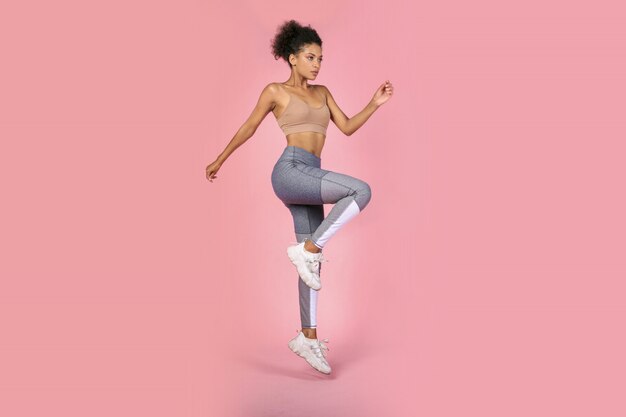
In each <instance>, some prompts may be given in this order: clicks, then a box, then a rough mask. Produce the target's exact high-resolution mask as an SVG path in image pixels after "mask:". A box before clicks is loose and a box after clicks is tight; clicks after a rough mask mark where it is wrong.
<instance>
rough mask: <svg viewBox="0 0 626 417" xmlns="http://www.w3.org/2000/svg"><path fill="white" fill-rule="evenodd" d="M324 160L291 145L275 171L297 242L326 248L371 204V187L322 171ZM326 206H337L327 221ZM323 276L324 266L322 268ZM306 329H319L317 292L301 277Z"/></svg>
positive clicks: (279, 194) (277, 188)
mask: <svg viewBox="0 0 626 417" xmlns="http://www.w3.org/2000/svg"><path fill="white" fill-rule="evenodd" d="M321 162H322V160H321V158H319V157H318V156H316V155H315V154H313V153H311V152H309V151H307V150H305V149H303V148H299V147H297V146H287V147H286V148H285V150H284V151H283V153H282V155H281V156H280V158H278V161H277V162H276V164H275V165H274V169H273V170H272V187H273V189H274V193H275V194H276V196H277V197H278V198H279V199H280V200H281V201H282V202H283V203H284V205H285V206H286V207H287V208H288V209H289V210H290V211H291V214H292V216H293V223H294V229H295V232H296V240H297V241H298V242H302V241H304V240H305V239H307V238H308V239H310V240H311V242H312V243H313V244H315V245H316V246H317V247H319V248H320V249H322V248H323V247H324V245H326V243H327V242H328V241H329V239H330V238H331V237H332V236H333V235H334V234H335V233H336V232H337V231H338V230H339V229H341V228H342V227H343V226H344V225H345V224H346V223H347V222H348V221H350V220H351V219H352V218H354V217H355V216H356V215H357V214H359V213H360V212H361V211H362V210H363V209H364V208H365V206H367V204H368V203H369V201H370V198H371V195H372V194H371V189H370V186H369V185H368V184H367V183H366V182H364V181H362V180H360V179H358V178H354V177H351V176H349V175H345V174H339V173H337V172H333V171H328V170H325V169H321V168H320V166H321ZM323 204H334V206H333V208H332V209H331V210H330V213H328V216H327V217H326V218H324V206H323ZM320 273H321V265H320ZM298 291H299V294H300V321H301V324H302V327H303V328H304V327H308V328H315V327H317V322H316V312H317V293H318V291H316V290H314V289H312V288H310V287H309V286H308V285H306V284H305V283H304V281H302V279H300V277H298Z"/></svg>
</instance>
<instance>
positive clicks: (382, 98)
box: [372, 80, 393, 106]
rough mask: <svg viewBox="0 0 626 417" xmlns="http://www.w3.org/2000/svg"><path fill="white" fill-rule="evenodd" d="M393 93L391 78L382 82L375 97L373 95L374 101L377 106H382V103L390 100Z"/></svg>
mask: <svg viewBox="0 0 626 417" xmlns="http://www.w3.org/2000/svg"><path fill="white" fill-rule="evenodd" d="M392 94H393V85H392V84H391V83H390V82H389V80H387V81H385V82H384V83H382V84H381V85H380V87H378V89H377V90H376V92H375V93H374V97H372V103H373V104H375V105H376V106H380V105H381V104H383V103H385V102H386V101H387V100H389V99H390V98H391V95H392Z"/></svg>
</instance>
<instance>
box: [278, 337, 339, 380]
mask: <svg viewBox="0 0 626 417" xmlns="http://www.w3.org/2000/svg"><path fill="white" fill-rule="evenodd" d="M287 346H289V350H291V351H292V352H293V353H295V354H296V355H298V356H299V357H301V358H302V359H304V361H305V362H306V363H308V364H309V366H310V367H311V368H313V369H315V370H316V371H317V372H321V373H323V374H325V375H330V372H331V371H328V372H325V371H322V370H321V369H317V368H316V367H315V366H313V365H312V364H311V363H310V362H309V361H307V360H306V357H305V356H304V355H302V354H300V352H299V351H297V350H295V349H294V348H293V347H292V344H291V342H289V343H288V344H287Z"/></svg>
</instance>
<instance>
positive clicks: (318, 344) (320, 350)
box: [296, 329, 330, 358]
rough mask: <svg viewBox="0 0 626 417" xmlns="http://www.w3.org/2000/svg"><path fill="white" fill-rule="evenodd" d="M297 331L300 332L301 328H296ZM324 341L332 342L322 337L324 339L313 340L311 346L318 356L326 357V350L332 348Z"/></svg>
mask: <svg viewBox="0 0 626 417" xmlns="http://www.w3.org/2000/svg"><path fill="white" fill-rule="evenodd" d="M296 332H298V333H300V329H296ZM323 342H326V343H330V341H329V340H328V339H322V340H319V339H315V340H314V341H313V344H312V345H311V346H309V347H310V348H311V350H312V351H313V353H314V354H315V356H317V357H318V358H321V357H326V354H325V353H324V350H330V348H329V347H328V346H326V345H325V344H324V343H323Z"/></svg>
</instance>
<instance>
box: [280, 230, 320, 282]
mask: <svg viewBox="0 0 626 417" xmlns="http://www.w3.org/2000/svg"><path fill="white" fill-rule="evenodd" d="M287 256H289V259H291V263H293V264H294V265H295V266H296V269H297V270H298V275H300V278H302V281H304V283H305V284H306V285H308V286H309V287H311V288H313V289H314V290H320V289H321V288H322V282H321V281H320V272H319V271H320V262H327V261H326V259H324V256H323V255H322V252H318V253H313V252H309V251H308V250H306V249H304V241H302V242H300V243H297V244H295V245H292V246H289V247H288V248H287Z"/></svg>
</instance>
